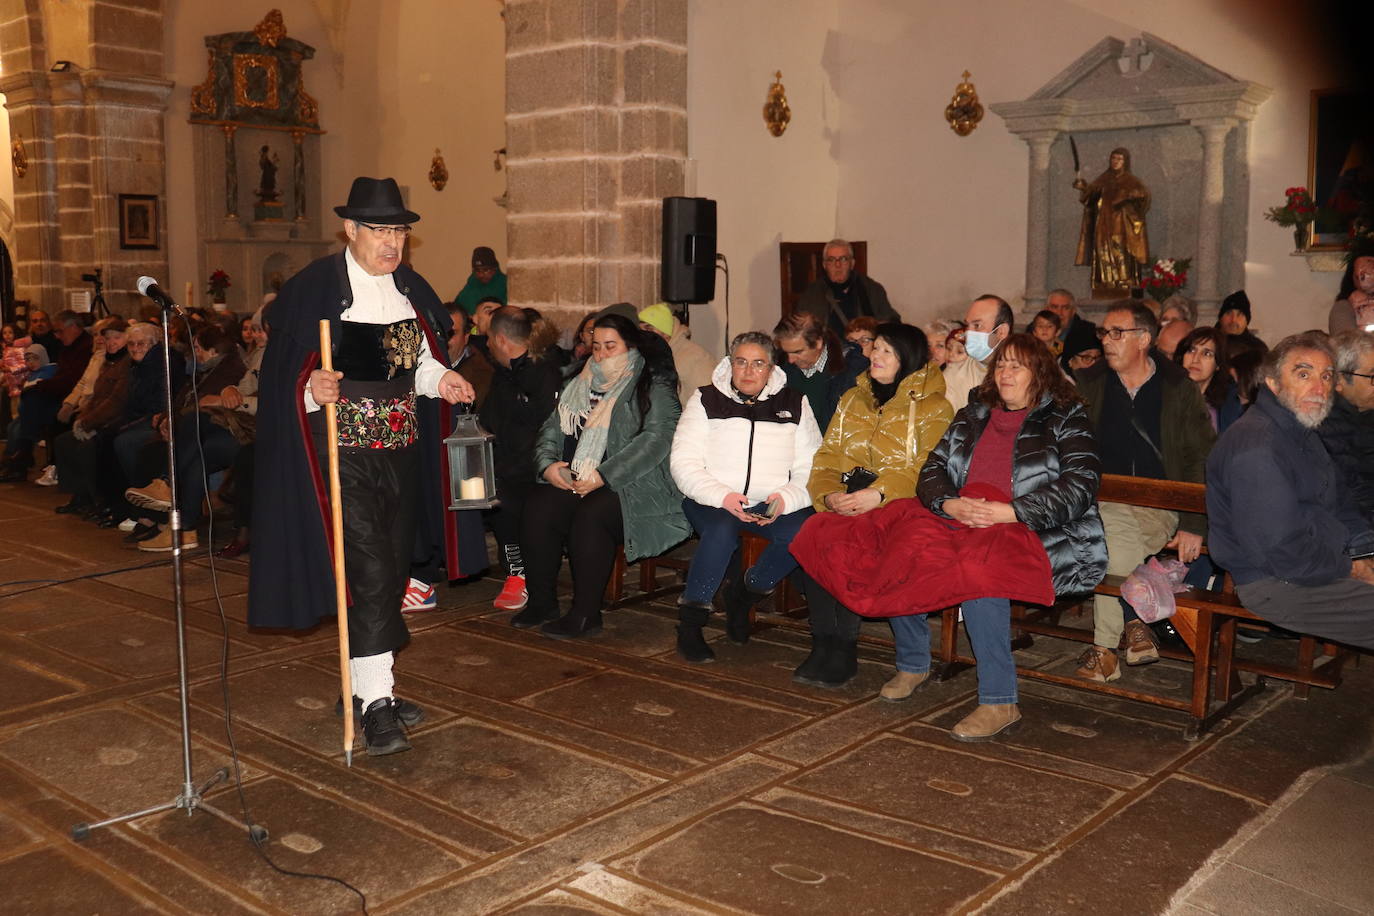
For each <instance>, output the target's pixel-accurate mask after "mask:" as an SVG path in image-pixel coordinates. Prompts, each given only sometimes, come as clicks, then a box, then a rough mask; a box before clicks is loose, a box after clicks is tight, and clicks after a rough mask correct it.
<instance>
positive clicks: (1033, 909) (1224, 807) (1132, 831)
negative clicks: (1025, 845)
mask: <svg viewBox="0 0 1374 916" xmlns="http://www.w3.org/2000/svg"><path fill="white" fill-rule="evenodd" d="M1259 810H1260V808H1259V806H1258V805H1256V804H1255V803H1254V802H1250V801H1247V800H1245V799H1242V798H1239V797H1238V796H1236V795H1233V794H1231V793H1229V792H1220V791H1218V790H1216V789H1213V788H1211V787H1208V786H1204V785H1201V784H1199V783H1196V782H1193V781H1192V780H1188V779H1181V778H1179V777H1176V776H1172V777H1169V778H1168V779H1165V780H1164V781H1163V782H1162V783H1160V784H1159V785H1158V786H1156V787H1155V788H1154V790H1153V791H1152V792H1150V793H1148V794H1146V795H1144V796H1142V797H1140V798H1139V799H1138V800H1136V801H1135V802H1133V803H1132V804H1130V805H1127V806H1126V807H1125V808H1123V809H1122V810H1120V811H1118V812H1117V813H1115V814H1114V815H1113V816H1111V817H1110V818H1109V819H1107V820H1106V821H1104V822H1103V823H1100V824H1098V825H1097V826H1096V827H1095V828H1094V829H1093V830H1092V831H1091V832H1090V833H1089V834H1087V835H1086V836H1084V837H1082V838H1080V839H1078V840H1077V841H1076V842H1074V843H1072V844H1071V845H1069V846H1068V848H1066V849H1064V850H1063V851H1062V852H1061V853H1060V854H1059V855H1058V856H1057V857H1054V858H1052V859H1049V860H1048V861H1046V862H1045V863H1044V864H1043V865H1041V866H1040V867H1038V868H1035V869H1033V870H1032V871H1031V872H1030V873H1029V875H1028V876H1027V877H1026V878H1025V880H1024V881H1022V882H1021V884H1020V885H1018V886H1017V887H1016V889H1015V890H1014V891H1012V892H1007V893H1004V894H1002V895H1001V896H999V897H997V898H996V899H995V900H993V901H992V902H991V903H989V904H988V906H987V907H985V908H984V909H983V910H982V911H981V912H983V913H987V914H998V916H1027V914H1045V916H1051V914H1053V916H1078V914H1082V916H1100V914H1102V913H1159V912H1162V911H1163V910H1164V909H1165V908H1166V907H1167V905H1168V903H1169V899H1170V898H1171V897H1172V896H1173V894H1174V893H1175V892H1176V891H1177V890H1178V889H1179V888H1180V887H1182V886H1183V885H1184V884H1185V883H1187V881H1188V879H1189V878H1190V877H1192V875H1193V873H1194V872H1195V871H1196V870H1197V869H1198V867H1199V866H1201V865H1202V863H1204V862H1205V861H1207V858H1208V857H1209V856H1210V855H1211V854H1212V853H1213V852H1214V851H1215V850H1216V849H1217V848H1218V847H1219V846H1221V845H1222V844H1223V843H1224V842H1226V840H1227V839H1228V838H1229V837H1230V836H1231V835H1232V834H1234V833H1235V832H1236V830H1237V829H1239V828H1240V827H1241V825H1243V824H1245V823H1246V822H1248V821H1249V820H1251V819H1252V818H1253V817H1254V816H1255V815H1256V814H1257V813H1258V812H1259Z"/></svg>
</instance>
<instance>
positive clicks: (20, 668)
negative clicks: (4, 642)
mask: <svg viewBox="0 0 1374 916" xmlns="http://www.w3.org/2000/svg"><path fill="white" fill-rule="evenodd" d="M0 684H4V685H5V687H4V689H3V690H0V710H7V709H17V708H22V707H26V706H34V705H36V704H38V703H42V702H44V701H45V700H51V699H54V698H55V697H63V696H70V695H71V694H74V693H79V692H80V691H81V689H82V687H83V685H82V684H81V683H80V682H77V681H74V680H72V679H71V678H69V677H66V676H63V675H62V674H59V673H58V672H55V671H48V670H46V669H44V668H43V667H42V666H40V665H36V664H34V663H33V662H28V661H24V660H22V659H19V658H14V657H11V656H0Z"/></svg>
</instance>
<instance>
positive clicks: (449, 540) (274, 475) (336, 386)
mask: <svg viewBox="0 0 1374 916" xmlns="http://www.w3.org/2000/svg"><path fill="white" fill-rule="evenodd" d="M334 212H335V213H337V214H338V215H339V216H341V217H343V229H344V233H345V234H346V235H347V237H348V245H347V247H346V248H345V249H344V250H343V251H341V252H339V253H337V254H332V255H328V256H326V257H323V258H320V259H318V260H316V261H314V262H312V263H311V264H309V265H307V266H306V267H305V268H304V269H303V270H302V271H301V272H300V273H298V274H296V275H295V276H294V277H292V278H291V279H289V280H287V281H286V283H285V284H284V285H283V286H282V288H281V292H280V294H279V295H278V297H277V300H276V301H275V302H274V303H273V305H272V318H273V321H272V335H271V337H269V338H268V342H267V350H266V352H265V353H264V355H263V360H262V368H261V370H260V373H259V376H258V414H257V417H258V419H257V444H256V449H257V456H256V459H257V464H258V467H260V468H262V469H263V472H262V473H261V474H259V475H257V479H256V481H255V492H254V494H253V496H254V504H253V506H254V511H253V518H254V521H253V556H254V559H253V564H252V569H251V571H250V577H249V599H248V620H249V623H250V624H252V625H253V626H260V627H286V628H291V629H309V628H311V627H314V626H315V625H316V624H317V623H318V622H319V621H320V620H323V619H326V618H333V617H334V616H335V613H336V611H335V604H334V595H335V589H334V575H333V563H332V560H331V554H330V543H329V540H328V535H327V531H326V520H327V519H328V518H329V516H330V512H329V507H328V504H327V498H328V496H327V491H326V489H325V483H324V475H323V469H324V468H325V467H326V466H327V464H326V462H327V444H326V442H325V428H326V427H325V416H324V411H322V410H321V409H320V407H321V405H324V404H335V405H337V415H338V438H337V445H338V451H339V478H340V482H341V484H342V493H341V501H342V503H343V520H344V536H343V550H344V558H345V563H346V568H347V578H348V595H349V608H348V634H349V649H350V654H351V656H352V658H351V660H350V667H351V669H352V681H353V692H354V696H353V697H352V698H351V702H349V700H350V698H340V707H339V711H340V712H345V711H346V710H347V709H348V708H349V707H350V706H351V708H352V710H353V714H354V715H355V716H359V717H360V718H361V719H362V731H363V736H364V739H365V743H366V747H367V753H368V754H369V755H372V756H379V755H383V754H394V753H396V752H398V751H404V750H408V749H409V748H410V742H409V741H408V740H407V738H406V735H405V732H404V730H403V726H409V725H414V724H416V723H417V722H419V721H420V720H421V718H422V717H423V715H424V714H423V712H422V711H421V710H420V708H419V707H417V706H415V705H414V704H413V703H407V702H405V701H398V700H397V699H396V698H395V695H394V693H393V689H392V688H393V682H394V678H393V675H392V661H393V653H394V651H395V650H396V649H399V648H401V647H402V646H403V645H405V643H406V642H407V641H408V639H409V633H408V631H407V630H406V624H405V620H404V618H403V617H402V615H401V604H402V600H403V598H404V597H405V593H406V585H407V578H408V575H409V571H410V564H411V560H412V551H413V549H414V547H415V545H416V541H417V528H420V527H421V526H422V523H423V521H424V519H426V518H428V517H429V515H430V514H431V512H433V513H437V516H438V523H440V524H443V525H444V537H443V540H444V543H445V547H446V552H447V571H448V575H449V577H450V578H458V577H459V576H463V575H467V574H469V573H472V572H476V571H477V570H479V569H481V568H484V567H485V566H486V558H485V543H484V542H483V541H482V538H481V535H480V527H479V528H478V529H477V541H478V542H481V543H474V544H473V545H469V546H470V547H473V548H481V549H473V550H472V551H471V553H472V554H473V556H474V557H475V559H470V562H472V563H474V564H480V565H476V566H473V567H472V568H469V567H467V566H463V565H461V563H460V557H459V553H458V550H459V544H458V537H457V529H456V521H455V519H454V516H455V515H456V513H452V512H445V511H444V502H443V498H442V493H441V491H440V489H439V488H440V487H441V486H442V484H443V482H445V481H447V479H448V472H447V468H446V463H447V455H446V454H445V449H444V444H443V437H444V434H445V432H446V431H447V430H449V429H451V428H452V422H451V419H450V417H449V415H448V413H449V412H448V406H447V405H448V404H453V403H456V402H458V401H471V400H472V397H473V392H472V386H471V385H469V384H468V382H467V381H466V380H465V379H464V378H463V377H462V376H461V375H459V374H458V373H457V372H454V371H453V370H452V369H450V368H449V367H448V364H447V350H446V347H445V343H444V342H445V341H446V340H447V338H448V334H449V331H450V330H451V329H452V324H451V322H450V319H449V317H448V313H447V311H446V310H445V309H444V307H443V304H442V303H441V302H440V301H439V297H438V296H437V295H435V293H434V290H433V289H432V288H431V287H430V285H429V284H428V283H426V282H425V280H424V278H422V277H421V276H420V275H419V274H418V273H416V272H415V271H414V270H412V269H411V268H410V267H409V266H407V265H405V264H403V263H402V254H403V251H404V249H405V244H406V239H407V237H408V236H409V235H410V227H411V224H412V223H415V222H416V221H418V220H419V218H420V217H419V216H417V215H416V214H415V213H413V212H411V211H410V210H408V209H406V207H405V205H404V202H403V201H402V200H401V191H400V188H399V187H398V186H397V184H396V182H395V180H394V179H391V178H384V179H377V178H358V179H357V180H355V181H354V182H353V187H352V189H351V190H350V192H349V195H348V203H347V204H346V205H344V206H342V207H335V208H334ZM323 319H328V320H329V322H330V325H331V328H332V345H333V365H334V370H333V371H330V372H326V371H324V370H323V369H321V368H320V363H321V361H320V352H319V348H320V332H319V323H320V321H321V320H323ZM440 400H442V401H443V402H447V403H444V404H442V405H441V404H440ZM422 501H423V505H422ZM423 536H424V535H423V532H422V533H421V537H423Z"/></svg>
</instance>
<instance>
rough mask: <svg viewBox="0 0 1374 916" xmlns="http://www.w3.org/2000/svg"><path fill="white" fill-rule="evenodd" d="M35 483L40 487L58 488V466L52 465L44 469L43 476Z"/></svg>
mask: <svg viewBox="0 0 1374 916" xmlns="http://www.w3.org/2000/svg"><path fill="white" fill-rule="evenodd" d="M34 483H36V484H38V485H39V486H40V487H55V486H57V465H55V464H50V465H48V466H47V467H45V468H44V469H43V473H42V475H40V476H39V478H38V479H37V480H35V481H34Z"/></svg>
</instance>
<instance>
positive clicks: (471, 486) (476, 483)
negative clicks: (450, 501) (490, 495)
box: [458, 477, 487, 499]
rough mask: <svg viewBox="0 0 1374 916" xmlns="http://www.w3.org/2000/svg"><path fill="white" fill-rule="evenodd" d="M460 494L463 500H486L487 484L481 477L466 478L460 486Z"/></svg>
mask: <svg viewBox="0 0 1374 916" xmlns="http://www.w3.org/2000/svg"><path fill="white" fill-rule="evenodd" d="M458 492H459V495H460V496H461V498H463V499H486V498H487V483H486V481H485V480H483V479H482V478H481V477H466V478H464V479H463V482H462V483H461V484H459V487H458Z"/></svg>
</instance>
